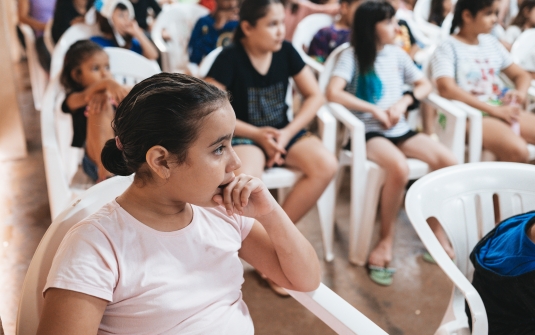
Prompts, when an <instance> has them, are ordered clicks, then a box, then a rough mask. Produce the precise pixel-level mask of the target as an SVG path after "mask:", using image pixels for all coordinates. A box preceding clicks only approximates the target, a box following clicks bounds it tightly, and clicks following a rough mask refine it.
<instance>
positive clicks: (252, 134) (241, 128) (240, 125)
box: [234, 120, 258, 141]
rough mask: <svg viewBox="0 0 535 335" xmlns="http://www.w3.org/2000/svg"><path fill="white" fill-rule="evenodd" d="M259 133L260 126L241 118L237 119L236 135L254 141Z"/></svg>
mask: <svg viewBox="0 0 535 335" xmlns="http://www.w3.org/2000/svg"><path fill="white" fill-rule="evenodd" d="M257 134H258V127H256V126H253V125H252V124H249V123H247V122H243V121H241V120H236V128H235V129H234V136H236V137H245V138H249V139H251V140H253V141H255V140H256V136H257Z"/></svg>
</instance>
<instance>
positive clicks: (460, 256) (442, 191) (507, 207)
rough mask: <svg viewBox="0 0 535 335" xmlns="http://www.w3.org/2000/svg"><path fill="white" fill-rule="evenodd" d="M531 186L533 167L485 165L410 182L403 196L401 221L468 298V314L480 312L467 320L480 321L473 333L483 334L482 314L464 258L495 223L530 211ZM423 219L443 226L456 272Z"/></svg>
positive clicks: (534, 199)
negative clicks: (405, 220)
mask: <svg viewBox="0 0 535 335" xmlns="http://www.w3.org/2000/svg"><path fill="white" fill-rule="evenodd" d="M533 185H535V167H534V166H532V165H528V164H519V163H504V162H486V163H471V164H463V165H457V166H454V167H449V168H445V169H441V170H438V171H435V172H432V173H430V174H428V175H427V176H425V177H422V178H421V179H419V180H418V181H416V182H415V183H414V184H413V185H412V187H411V188H410V189H409V191H408V193H407V196H406V200H405V209H406V211H407V216H408V217H409V220H410V221H411V223H412V225H413V226H414V228H415V229H416V232H417V233H418V235H419V236H420V239H421V240H422V242H423V243H424V245H425V247H426V248H427V250H428V251H429V252H430V253H431V254H432V256H433V257H434V259H435V260H436V261H437V263H438V264H439V265H440V267H441V268H442V270H444V272H445V273H446V274H447V275H448V276H449V277H450V279H452V281H453V282H454V283H455V285H456V286H457V288H458V289H459V290H460V291H461V292H463V294H464V295H465V296H466V294H469V295H470V297H471V299H473V300H472V301H470V300H469V304H470V308H471V312H472V314H473V315H474V313H476V314H478V313H483V314H479V317H478V318H473V320H476V321H481V320H483V319H484V321H485V322H484V325H482V324H480V325H478V326H477V327H478V332H476V331H475V328H474V332H473V334H486V333H485V332H479V331H481V330H482V329H483V330H484V329H485V327H486V316H485V315H486V314H485V310H484V306H483V305H482V301H481V299H480V297H479V295H477V292H474V289H473V287H472V285H471V284H470V282H469V281H470V280H471V279H472V275H473V271H474V268H473V266H472V264H471V262H470V259H469V257H470V253H471V252H472V250H473V248H474V247H475V245H476V244H477V242H478V241H479V240H480V239H481V238H482V237H483V236H485V235H486V234H487V233H488V232H489V231H490V230H492V229H493V228H494V227H495V222H497V221H501V220H503V219H506V218H508V217H511V216H513V215H516V214H520V213H525V212H528V211H531V210H534V209H535V189H534V188H533ZM496 196H497V198H498V201H497V203H498V207H499V213H500V217H499V218H496V217H495V215H494V202H493V197H496ZM429 217H435V218H437V219H438V221H439V222H440V223H441V225H442V227H444V230H445V231H446V233H447V235H448V237H449V239H450V241H451V243H452V245H453V248H454V250H455V258H456V260H455V264H456V265H457V267H455V264H454V263H453V262H452V261H451V260H450V259H449V257H448V256H447V254H446V252H445V251H444V249H443V248H442V247H441V246H440V244H439V243H438V240H437V239H436V237H435V235H434V234H433V232H432V231H431V229H430V228H429V225H428V224H427V222H426V220H427V219H428V218H429ZM454 296H455V294H454ZM476 296H477V297H476ZM459 299H460V300H462V301H463V302H462V303H461V304H462V305H463V306H464V300H463V299H464V298H462V295H461V294H460V292H458V291H457V296H456V299H455V300H457V301H456V304H457V305H458V304H459V301H460V300H459ZM467 299H468V298H467ZM462 308H463V310H464V307H462ZM461 314H462V313H461ZM460 317H462V315H461V316H460ZM476 323H477V322H476ZM479 327H483V328H479Z"/></svg>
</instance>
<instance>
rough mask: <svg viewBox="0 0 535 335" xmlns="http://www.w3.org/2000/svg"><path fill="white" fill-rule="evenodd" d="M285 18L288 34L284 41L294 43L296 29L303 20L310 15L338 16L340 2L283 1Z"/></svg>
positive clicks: (326, 0)
mask: <svg viewBox="0 0 535 335" xmlns="http://www.w3.org/2000/svg"><path fill="white" fill-rule="evenodd" d="M283 3H284V10H285V13H286V14H285V17H284V25H285V26H286V33H285V35H284V36H285V37H284V39H285V40H287V41H292V37H293V36H294V32H295V29H296V28H297V25H298V24H299V22H301V20H303V19H304V18H305V17H307V16H309V15H310V14H317V13H323V14H329V15H333V16H334V15H336V14H338V12H339V11H340V5H339V4H338V0H317V1H310V0H283Z"/></svg>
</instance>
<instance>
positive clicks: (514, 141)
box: [431, 0, 535, 162]
mask: <svg viewBox="0 0 535 335" xmlns="http://www.w3.org/2000/svg"><path fill="white" fill-rule="evenodd" d="M498 4H499V1H496V0H459V1H458V2H457V5H456V7H455V13H454V18H453V23H452V28H451V32H452V33H453V32H454V31H455V30H456V28H458V27H459V28H460V29H459V32H458V33H456V34H453V35H452V36H450V37H448V39H447V40H445V41H444V42H443V43H442V44H441V45H440V46H439V47H438V48H437V49H436V51H435V53H434V55H433V56H432V59H431V72H432V77H433V79H434V80H435V81H436V84H437V88H438V91H439V93H440V95H442V96H443V97H445V98H447V99H452V100H459V101H461V102H464V103H466V104H468V105H470V106H472V107H474V108H476V109H478V110H480V111H481V113H482V114H483V121H482V122H483V148H484V149H486V150H489V151H491V152H492V153H494V154H495V155H496V157H497V158H498V160H500V161H508V162H527V161H528V157H529V152H528V149H527V143H532V144H535V128H534V127H533V124H535V115H533V114H531V113H528V112H526V111H524V110H522V108H521V106H522V104H523V103H524V101H525V99H526V94H527V90H528V88H529V86H530V81H531V78H530V76H529V74H528V73H527V72H525V71H524V70H522V69H521V68H520V67H519V66H518V65H516V64H514V63H513V61H512V59H511V56H510V55H509V53H508V52H507V50H506V49H505V47H504V46H503V45H502V44H500V43H499V41H498V40H497V39H496V38H495V37H493V36H491V35H488V34H489V33H490V32H491V30H492V28H493V26H494V25H495V24H496V23H497V9H498ZM500 72H503V73H504V74H505V75H506V76H507V77H509V78H510V79H511V81H512V82H513V83H514V85H515V89H508V88H506V87H504V85H503V83H502V81H501V80H500V78H499V74H500ZM496 134H500V136H496Z"/></svg>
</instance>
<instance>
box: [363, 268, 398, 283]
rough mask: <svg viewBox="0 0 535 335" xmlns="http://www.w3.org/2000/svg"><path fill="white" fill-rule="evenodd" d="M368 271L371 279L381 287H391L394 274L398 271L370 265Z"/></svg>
mask: <svg viewBox="0 0 535 335" xmlns="http://www.w3.org/2000/svg"><path fill="white" fill-rule="evenodd" d="M368 271H369V275H370V279H371V280H372V281H373V282H374V283H376V284H379V285H382V286H390V285H392V282H393V279H394V278H393V277H394V273H395V272H396V269H394V268H386V267H382V266H377V265H368Z"/></svg>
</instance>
